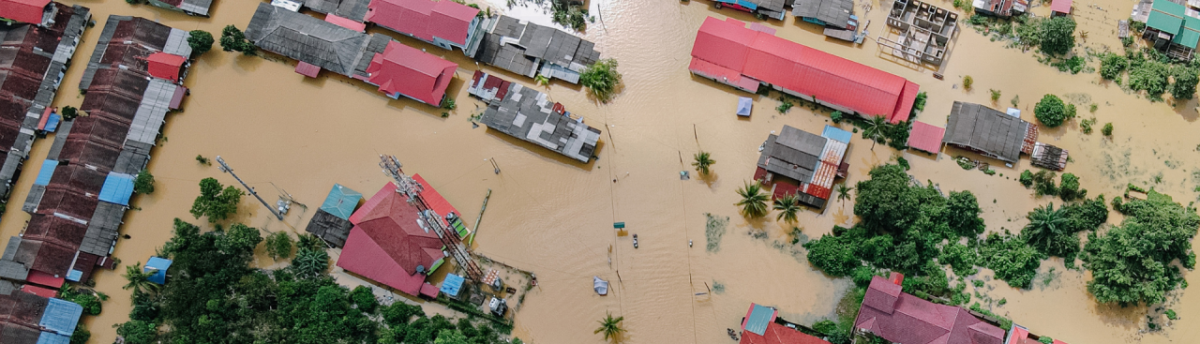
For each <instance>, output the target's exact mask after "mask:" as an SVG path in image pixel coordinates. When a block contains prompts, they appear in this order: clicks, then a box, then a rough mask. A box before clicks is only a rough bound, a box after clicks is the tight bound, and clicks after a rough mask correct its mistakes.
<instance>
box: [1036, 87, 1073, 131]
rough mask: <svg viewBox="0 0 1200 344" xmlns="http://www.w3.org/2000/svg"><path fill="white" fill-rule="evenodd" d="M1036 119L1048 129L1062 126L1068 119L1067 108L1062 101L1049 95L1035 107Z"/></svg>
mask: <svg viewBox="0 0 1200 344" xmlns="http://www.w3.org/2000/svg"><path fill="white" fill-rule="evenodd" d="M1033 114H1034V117H1037V120H1038V122H1042V124H1043V125H1045V126H1046V127H1048V128H1054V127H1057V126H1060V125H1062V123H1063V121H1066V119H1067V107H1066V104H1063V101H1062V99H1060V98H1058V96H1056V95H1053V94H1047V95H1045V96H1043V97H1042V100H1041V101H1038V102H1037V105H1035V106H1034V107H1033Z"/></svg>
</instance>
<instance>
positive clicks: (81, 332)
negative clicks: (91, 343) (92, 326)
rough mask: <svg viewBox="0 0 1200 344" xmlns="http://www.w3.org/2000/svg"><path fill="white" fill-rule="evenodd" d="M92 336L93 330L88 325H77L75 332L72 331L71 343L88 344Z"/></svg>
mask: <svg viewBox="0 0 1200 344" xmlns="http://www.w3.org/2000/svg"><path fill="white" fill-rule="evenodd" d="M91 338H92V332H91V331H88V329H87V326H83V324H79V325H76V326H75V332H73V333H71V344H87V341H88V339H91Z"/></svg>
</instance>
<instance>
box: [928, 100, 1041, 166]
mask: <svg viewBox="0 0 1200 344" xmlns="http://www.w3.org/2000/svg"><path fill="white" fill-rule="evenodd" d="M1028 125H1029V123H1027V122H1025V121H1022V120H1021V119H1019V118H1014V117H1012V116H1009V115H1007V114H1005V113H1003V112H1000V111H996V110H993V109H991V108H988V107H985V106H983V105H979V104H972V103H963V102H954V105H953V107H952V108H951V110H950V120H949V123H947V125H946V134H945V136H943V138H942V142H944V143H947V144H951V145H955V146H959V147H963V148H967V149H971V150H975V151H978V152H980V153H982V154H984V155H987V156H990V157H993V158H996V159H1000V160H1002V161H1005V162H1010V163H1012V162H1016V161H1017V160H1018V159H1019V158H1020V156H1019V155H1020V154H1021V148H1022V145H1023V144H1024V141H1025V136H1026V131H1027V128H1028Z"/></svg>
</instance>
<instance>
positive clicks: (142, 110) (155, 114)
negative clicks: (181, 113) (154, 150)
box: [125, 78, 179, 145]
mask: <svg viewBox="0 0 1200 344" xmlns="http://www.w3.org/2000/svg"><path fill="white" fill-rule="evenodd" d="M178 88H179V85H175V84H172V83H170V82H168V81H166V80H163V79H159V78H152V79H150V85H149V86H147V87H146V93H145V94H144V95H143V96H142V103H141V105H139V106H138V109H137V112H136V113H134V115H133V122H132V123H130V125H129V133H128V134H127V135H126V136H125V140H126V141H136V142H141V143H146V144H150V145H153V144H154V143H155V139H156V138H157V137H158V133H159V130H160V129H162V125H163V123H166V118H167V110H168V109H169V108H170V105H171V98H173V97H174V96H175V91H176V90H177V89H178Z"/></svg>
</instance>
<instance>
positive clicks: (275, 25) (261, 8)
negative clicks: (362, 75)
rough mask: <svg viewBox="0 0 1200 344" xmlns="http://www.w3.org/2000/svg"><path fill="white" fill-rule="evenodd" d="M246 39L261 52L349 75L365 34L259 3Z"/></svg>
mask: <svg viewBox="0 0 1200 344" xmlns="http://www.w3.org/2000/svg"><path fill="white" fill-rule="evenodd" d="M246 39H248V40H250V42H253V43H254V44H255V45H257V46H258V47H259V48H262V49H263V50H266V51H269V52H273V53H276V54H280V55H283V56H286V57H289V58H292V59H296V60H300V61H303V62H307V63H310V64H313V65H316V66H318V67H321V68H323V69H326V70H330V71H333V72H334V73H338V74H342V75H350V74H351V73H352V72H353V71H354V65H355V63H357V62H358V58H359V55H360V54H362V52H363V47H365V46H366V44H367V35H366V34H364V33H362V32H358V31H354V30H352V29H347V28H345V27H341V26H338V25H337V24H334V23H330V22H327V21H324V20H320V19H317V18H314V17H312V16H310V15H307V14H303V13H297V12H292V11H289V10H286V9H283V8H279V7H275V6H271V4H269V3H265V2H263V3H259V4H258V10H256V11H255V12H254V17H253V18H251V19H250V24H249V25H247V26H246Z"/></svg>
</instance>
